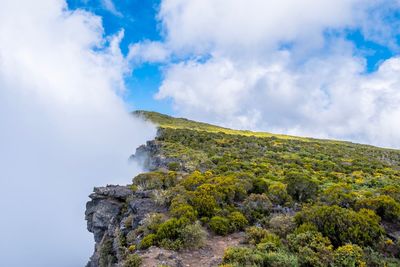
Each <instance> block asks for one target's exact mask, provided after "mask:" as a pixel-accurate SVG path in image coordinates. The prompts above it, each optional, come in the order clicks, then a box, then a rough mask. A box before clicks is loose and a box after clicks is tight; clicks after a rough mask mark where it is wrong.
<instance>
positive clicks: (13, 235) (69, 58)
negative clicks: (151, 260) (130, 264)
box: [0, 0, 155, 267]
mask: <svg viewBox="0 0 400 267" xmlns="http://www.w3.org/2000/svg"><path fill="white" fill-rule="evenodd" d="M122 37H123V32H120V33H119V34H117V35H116V36H112V37H104V36H103V29H102V25H101V19H100V18H99V17H96V16H94V15H92V14H91V13H87V12H84V11H79V10H78V11H74V12H71V11H69V10H68V9H67V7H66V4H65V2H64V1H61V0H56V1H55V0H41V1H30V0H25V1H22V0H19V1H15V0H7V1H4V0H3V1H1V8H0V125H1V131H0V147H1V155H0V170H1V173H0V188H2V193H1V194H0V209H1V211H2V213H3V214H2V220H1V222H0V228H1V229H3V231H2V238H1V239H0V250H1V251H2V253H1V261H2V265H4V266H8V267H21V266H32V267H47V266H60V267H63V266H65V267H70V266H83V265H84V264H85V263H86V261H87V260H88V257H89V256H90V254H91V252H92V251H93V237H92V236H91V235H90V234H89V233H88V232H87V231H86V223H85V221H84V208H85V202H86V201H87V195H88V194H89V193H90V192H91V191H92V188H93V186H96V185H104V184H106V183H113V182H121V183H128V182H129V181H130V178H131V177H132V176H133V175H134V174H135V173H136V172H137V171H138V167H137V166H131V165H129V164H127V158H128V157H129V155H130V154H131V153H133V152H134V150H135V148H136V147H137V146H138V145H140V144H142V143H144V142H145V141H146V140H148V139H151V138H153V137H154V134H155V129H154V128H153V127H152V126H150V125H147V124H145V123H144V122H141V121H137V120H134V119H132V118H131V116H130V115H129V114H128V113H127V111H126V110H125V107H124V103H123V102H122V100H121V99H120V97H119V96H118V95H119V94H121V93H123V90H124V88H123V87H124V86H123V78H124V73H126V72H127V71H129V68H128V66H127V62H126V59H125V58H124V57H123V56H122V54H121V51H120V49H119V42H120V40H121V38H122ZM94 48H95V49H94Z"/></svg>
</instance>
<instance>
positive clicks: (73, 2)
mask: <svg viewBox="0 0 400 267" xmlns="http://www.w3.org/2000/svg"><path fill="white" fill-rule="evenodd" d="M67 2H68V5H69V8H70V9H77V8H80V9H85V10H88V11H90V12H93V13H95V14H96V15H98V16H101V17H102V19H103V27H104V30H105V33H106V35H110V34H115V33H116V32H118V31H119V30H121V29H124V31H125V36H124V39H123V40H122V42H121V50H122V52H123V53H125V54H126V53H127V52H128V46H129V44H132V43H137V42H141V41H144V40H151V41H158V40H162V39H163V38H162V34H161V31H162V29H161V25H160V22H159V21H158V20H157V12H158V10H159V5H160V0H121V1H114V2H113V4H114V6H115V9H116V10H117V11H118V12H119V13H120V14H114V13H113V12H112V11H110V10H108V9H107V7H106V6H105V4H104V1H102V0H68V1H67ZM399 14H400V13H398V12H395V13H394V14H390V17H388V18H387V19H390V20H395V19H398V18H399V17H400V16H399ZM346 38H347V39H348V40H350V41H352V42H353V43H354V45H355V46H356V47H357V50H358V51H357V53H359V54H360V55H362V56H363V57H365V59H366V61H367V66H366V68H365V72H367V73H368V72H373V71H375V70H376V69H377V68H378V66H379V64H380V63H381V62H382V61H384V60H386V59H388V58H390V57H392V56H393V55H395V54H397V53H398V51H397V50H395V49H393V48H390V47H388V46H385V45H382V44H379V43H377V42H374V41H371V40H366V39H365V38H364V36H363V34H362V32H361V31H360V29H352V30H349V31H347V32H346ZM162 66H163V64H157V63H144V64H142V65H141V66H138V67H137V68H135V69H134V72H133V73H132V76H130V77H127V79H126V85H127V89H128V92H127V94H126V96H125V101H126V102H127V104H128V106H129V107H131V108H132V109H145V110H154V111H158V112H163V113H167V114H173V109H172V102H171V101H168V100H155V99H154V97H153V96H154V95H155V94H156V93H157V91H158V88H159V86H160V84H161V81H162Z"/></svg>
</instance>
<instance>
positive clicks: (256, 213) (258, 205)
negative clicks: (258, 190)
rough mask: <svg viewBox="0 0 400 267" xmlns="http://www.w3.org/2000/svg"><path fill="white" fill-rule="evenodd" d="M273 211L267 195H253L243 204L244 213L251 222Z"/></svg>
mask: <svg viewBox="0 0 400 267" xmlns="http://www.w3.org/2000/svg"><path fill="white" fill-rule="evenodd" d="M271 210H272V203H271V201H270V200H269V198H268V197H267V195H265V194H251V195H250V196H248V197H247V198H246V199H245V201H244V202H243V212H244V214H246V217H247V218H249V220H250V221H255V220H259V219H261V218H263V217H265V216H267V215H269V214H270V212H271Z"/></svg>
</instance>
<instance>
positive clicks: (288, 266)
mask: <svg viewBox="0 0 400 267" xmlns="http://www.w3.org/2000/svg"><path fill="white" fill-rule="evenodd" d="M264 266H268V267H298V266H299V262H298V260H297V257H296V256H295V255H292V254H289V253H287V252H285V251H276V252H269V253H267V254H265V258H264Z"/></svg>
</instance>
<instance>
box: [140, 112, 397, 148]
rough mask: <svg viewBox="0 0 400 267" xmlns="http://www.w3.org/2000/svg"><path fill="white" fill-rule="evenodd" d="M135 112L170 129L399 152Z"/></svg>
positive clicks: (337, 141) (159, 114) (346, 142)
mask: <svg viewBox="0 0 400 267" xmlns="http://www.w3.org/2000/svg"><path fill="white" fill-rule="evenodd" d="M133 114H134V115H135V116H139V117H142V118H144V119H145V120H148V121H151V122H152V123H154V124H156V125H157V126H158V127H160V128H169V129H188V130H196V131H205V132H210V133H224V134H230V135H242V136H254V137H261V138H263V137H275V138H278V139H284V140H299V141H303V142H321V144H326V143H330V144H339V145H347V146H358V147H359V146H363V147H365V148H374V149H383V150H387V151H389V152H399V153H400V151H399V150H395V149H388V148H378V147H374V146H371V145H365V144H355V143H352V142H349V141H340V140H332V139H317V138H311V137H300V136H292V135H285V134H274V133H268V132H254V131H249V130H235V129H230V128H225V127H221V126H217V125H212V124H209V123H204V122H197V121H192V120H188V119H185V118H175V117H172V116H168V115H165V114H161V113H158V112H154V111H144V110H137V111H134V112H133Z"/></svg>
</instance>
